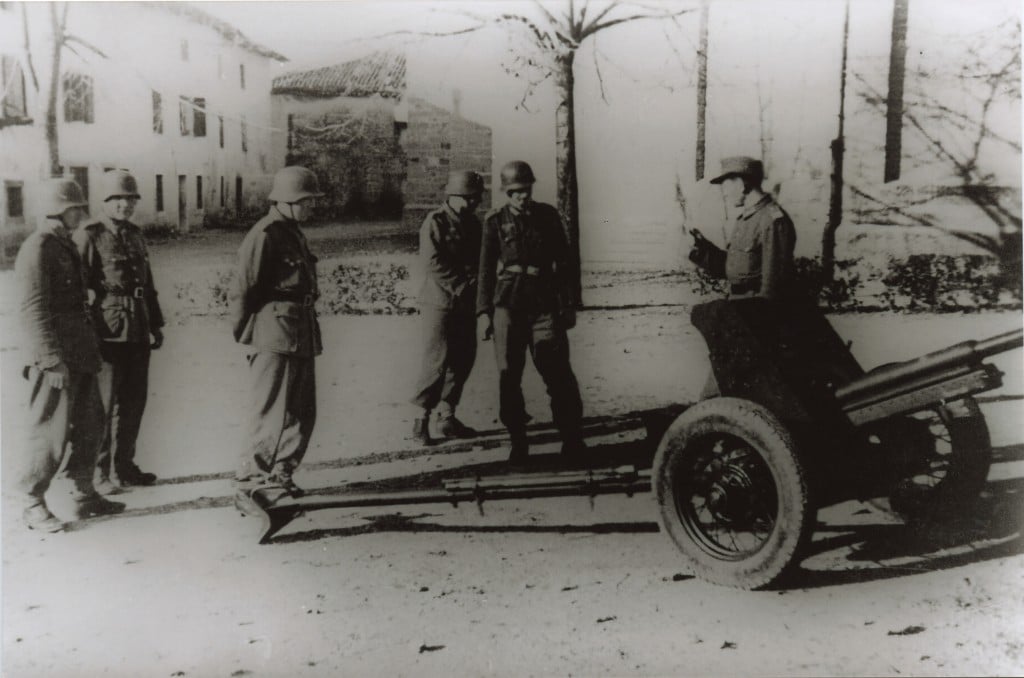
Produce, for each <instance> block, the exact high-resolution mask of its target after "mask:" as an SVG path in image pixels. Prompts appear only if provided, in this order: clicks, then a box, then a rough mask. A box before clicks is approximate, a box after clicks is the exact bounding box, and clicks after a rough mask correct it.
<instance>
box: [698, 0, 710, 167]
mask: <svg viewBox="0 0 1024 678" xmlns="http://www.w3.org/2000/svg"><path fill="white" fill-rule="evenodd" d="M710 8H711V0H701V3H700V47H698V48H697V153H696V156H697V157H696V163H697V167H696V179H697V181H700V180H701V179H703V178H704V162H705V153H706V152H707V141H706V133H707V128H706V122H707V110H708V14H709V13H710Z"/></svg>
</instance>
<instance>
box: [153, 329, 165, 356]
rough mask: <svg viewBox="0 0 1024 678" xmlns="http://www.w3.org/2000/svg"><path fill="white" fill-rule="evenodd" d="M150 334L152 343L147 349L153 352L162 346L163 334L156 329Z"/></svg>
mask: <svg viewBox="0 0 1024 678" xmlns="http://www.w3.org/2000/svg"><path fill="white" fill-rule="evenodd" d="M151 334H152V335H153V341H152V342H150V344H149V347H150V348H151V349H153V350H154V351H155V350H157V349H158V348H160V347H161V346H163V345H164V333H163V332H162V331H161V330H160V329H159V328H157V329H155V330H153V331H152V332H151Z"/></svg>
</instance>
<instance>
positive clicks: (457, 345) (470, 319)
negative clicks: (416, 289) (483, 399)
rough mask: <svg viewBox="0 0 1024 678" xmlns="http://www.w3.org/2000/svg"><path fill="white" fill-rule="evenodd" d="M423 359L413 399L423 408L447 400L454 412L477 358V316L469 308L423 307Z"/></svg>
mask: <svg viewBox="0 0 1024 678" xmlns="http://www.w3.org/2000/svg"><path fill="white" fill-rule="evenodd" d="M420 317H421V322H422V324H421V327H422V332H423V335H422V337H423V360H422V363H421V366H420V374H419V378H418V379H417V380H416V395H415V396H414V397H413V400H412V402H413V403H414V404H416V405H419V406H420V407H421V408H423V409H424V410H432V409H434V408H435V407H437V405H438V403H444V404H445V406H446V407H448V408H450V411H452V412H454V411H455V408H456V407H457V406H458V404H459V400H461V399H462V388H463V387H464V386H465V385H466V380H467V379H468V378H469V373H470V372H471V371H472V370H473V363H474V362H475V361H476V316H475V315H474V314H473V310H472V309H471V308H470V309H467V308H459V309H443V308H434V307H430V306H426V307H423V308H421V309H420Z"/></svg>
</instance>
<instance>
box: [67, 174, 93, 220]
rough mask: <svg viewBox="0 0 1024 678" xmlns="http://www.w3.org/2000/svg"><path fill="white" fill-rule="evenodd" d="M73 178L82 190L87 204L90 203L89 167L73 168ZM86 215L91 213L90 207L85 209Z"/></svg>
mask: <svg viewBox="0 0 1024 678" xmlns="http://www.w3.org/2000/svg"><path fill="white" fill-rule="evenodd" d="M70 169H71V178H72V179H74V180H75V183H76V184H78V186H79V188H81V189H82V195H83V196H85V202H86V203H88V202H89V168H88V167H72V168H70ZM85 213H86V214H88V213H89V207H88V205H87V206H86V207H85Z"/></svg>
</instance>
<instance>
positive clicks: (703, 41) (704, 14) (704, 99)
mask: <svg viewBox="0 0 1024 678" xmlns="http://www.w3.org/2000/svg"><path fill="white" fill-rule="evenodd" d="M710 10H711V0H701V3H700V47H698V48H697V159H696V163H697V167H696V179H697V181H700V180H701V179H703V178H704V162H705V154H706V152H707V141H706V134H707V127H706V123H707V110H708V14H709V13H710ZM677 192H678V187H677Z"/></svg>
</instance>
